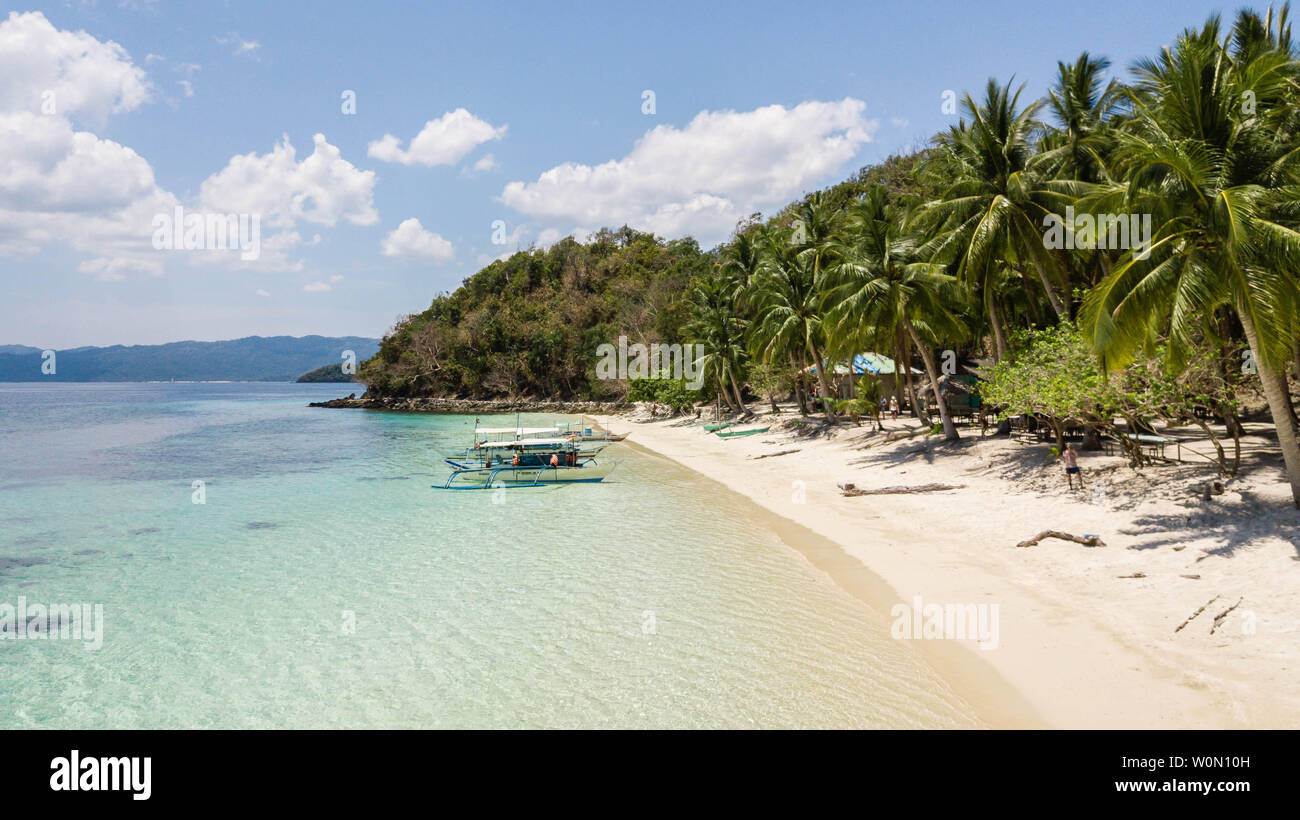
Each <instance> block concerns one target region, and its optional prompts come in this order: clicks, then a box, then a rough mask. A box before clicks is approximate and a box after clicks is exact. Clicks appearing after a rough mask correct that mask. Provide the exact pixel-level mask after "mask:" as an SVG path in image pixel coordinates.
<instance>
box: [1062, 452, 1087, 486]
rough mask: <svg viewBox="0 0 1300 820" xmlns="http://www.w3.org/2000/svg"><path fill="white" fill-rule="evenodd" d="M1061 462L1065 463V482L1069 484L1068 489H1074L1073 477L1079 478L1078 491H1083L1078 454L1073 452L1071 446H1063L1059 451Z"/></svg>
mask: <svg viewBox="0 0 1300 820" xmlns="http://www.w3.org/2000/svg"><path fill="white" fill-rule="evenodd" d="M1061 460H1062V461H1064V462H1065V480H1066V481H1067V482H1068V483H1069V485H1070V489H1071V490H1073V489H1074V477H1075V476H1078V477H1079V489H1080V490H1082V489H1083V473H1081V472H1079V454H1078V453H1077V452H1076V451H1075V449H1074V445H1073V444H1067V445H1065V449H1064V450H1062V451H1061Z"/></svg>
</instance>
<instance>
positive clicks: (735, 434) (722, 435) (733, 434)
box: [715, 426, 772, 438]
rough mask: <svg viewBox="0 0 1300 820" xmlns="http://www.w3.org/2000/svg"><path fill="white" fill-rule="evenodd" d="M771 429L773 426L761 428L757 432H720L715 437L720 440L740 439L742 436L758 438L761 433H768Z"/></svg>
mask: <svg viewBox="0 0 1300 820" xmlns="http://www.w3.org/2000/svg"><path fill="white" fill-rule="evenodd" d="M771 429H772V428H771V426H768V427H760V428H758V429H757V430H729V431H723V430H719V431H718V432H717V433H715V435H716V436H717V437H718V438H738V437H740V436H756V435H758V434H760V433H766V432H767V431H768V430H771Z"/></svg>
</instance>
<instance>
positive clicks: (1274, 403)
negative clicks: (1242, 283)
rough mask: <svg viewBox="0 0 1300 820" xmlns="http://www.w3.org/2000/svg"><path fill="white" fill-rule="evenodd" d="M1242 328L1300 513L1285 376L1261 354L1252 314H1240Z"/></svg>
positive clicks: (1298, 448) (1299, 463) (1299, 477)
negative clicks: (1257, 371) (1257, 372)
mask: <svg viewBox="0 0 1300 820" xmlns="http://www.w3.org/2000/svg"><path fill="white" fill-rule="evenodd" d="M1237 317H1238V318H1239V319H1241V327H1242V329H1243V330H1244V331H1246V341H1247V342H1248V343H1249V344H1250V349H1251V352H1252V353H1253V354H1254V356H1255V365H1256V367H1257V368H1258V370H1259V380H1260V382H1261V383H1262V385H1263V388H1264V398H1266V399H1267V400H1268V409H1269V412H1270V413H1272V415H1273V426H1274V427H1275V428H1277V441H1278V444H1280V445H1281V446H1282V461H1283V462H1284V463H1285V464H1286V476H1287V481H1289V482H1290V484H1291V498H1292V500H1293V501H1294V502H1295V506H1296V509H1298V510H1300V439H1297V436H1296V429H1295V423H1294V421H1293V420H1292V416H1291V397H1290V396H1289V395H1287V390H1286V376H1285V374H1283V373H1282V372H1281V371H1279V370H1278V369H1277V368H1275V367H1273V366H1272V365H1269V364H1266V363H1265V362H1264V359H1263V357H1261V356H1260V353H1259V337H1258V336H1257V335H1256V333H1255V320H1254V319H1253V318H1251V316H1250V311H1247V310H1238V311H1237Z"/></svg>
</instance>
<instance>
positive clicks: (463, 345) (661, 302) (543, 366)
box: [358, 152, 934, 399]
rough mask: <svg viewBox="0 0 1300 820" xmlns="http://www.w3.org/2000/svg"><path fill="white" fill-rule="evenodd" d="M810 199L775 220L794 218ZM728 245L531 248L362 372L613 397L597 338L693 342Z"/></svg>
mask: <svg viewBox="0 0 1300 820" xmlns="http://www.w3.org/2000/svg"><path fill="white" fill-rule="evenodd" d="M924 158H925V152H920V153H916V154H910V155H907V156H900V157H890V158H889V159H887V160H885V161H884V162H882V163H880V164H879V165H874V166H870V167H867V168H863V169H862V170H860V171H859V172H857V173H856V174H854V175H853V176H852V177H850V178H849V179H847V180H845V181H843V182H841V183H838V184H836V185H833V186H831V187H830V188H828V189H826V190H825V191H824V192H822V193H823V195H824V196H825V197H826V198H827V201H828V202H833V203H835V204H836V205H837V206H838V207H840V208H843V207H845V206H847V205H848V204H849V203H850V202H852V201H854V200H855V199H857V198H858V197H859V196H860V195H861V194H862V192H863V191H865V190H866V189H867V188H868V187H869V186H871V185H872V184H876V183H883V184H885V185H886V186H887V187H889V188H890V190H891V191H894V192H896V193H899V194H919V193H922V192H924V191H928V190H929V189H930V188H931V187H934V185H933V184H932V183H929V182H927V181H925V180H924V179H923V177H922V175H921V174H920V172H919V167H920V164H921V161H922V160H923V159H924ZM798 204H799V203H797V202H795V203H791V204H790V205H789V206H787V207H786V208H784V209H782V210H781V211H779V212H778V213H777V214H775V215H774V216H772V217H771V218H770V219H769V220H768V221H769V222H780V223H782V224H786V223H789V222H790V220H792V219H793V218H794V216H793V212H794V210H795V208H796V207H797V205H798ZM758 224H760V223H758V222H757V221H752V222H750V223H748V225H747V226H740V227H741V230H750V229H753V228H754V227H755V226H757V225H758ZM720 250H721V249H714V250H713V251H711V252H703V251H701V250H700V248H699V246H698V244H697V243H696V242H695V240H693V239H690V238H687V239H681V240H675V241H671V242H669V241H664V240H662V239H659V238H656V237H655V236H653V235H651V234H646V233H641V232H639V231H635V230H632V229H630V228H627V227H624V228H622V229H621V230H617V231H614V230H603V231H601V232H599V233H598V234H595V235H594V236H593V237H592V240H591V241H590V242H589V243H580V242H577V241H576V240H574V239H572V238H566V239H564V240H563V241H561V242H559V243H557V244H556V245H553V246H552V247H550V248H548V249H546V250H529V251H521V252H519V253H517V254H515V255H513V256H511V257H510V258H509V259H506V260H504V261H501V260H498V261H495V262H493V263H492V264H490V265H488V266H487V267H486V268H483V269H482V270H480V271H479V272H478V273H476V274H474V275H473V276H471V277H469V278H468V279H466V280H465V282H464V283H463V284H462V285H461V287H460V288H458V289H457V290H456V291H455V292H454V293H452V294H450V295H443V296H439V297H438V298H436V299H435V300H434V302H433V304H432V305H431V306H430V307H429V308H428V309H427V310H425V311H423V312H421V313H417V314H414V315H411V316H406V317H403V318H401V319H399V320H398V322H397V325H396V326H395V327H394V328H393V330H392V332H391V333H390V334H389V335H388V336H387V337H385V339H384V341H383V343H382V344H381V345H380V349H379V354H378V355H377V356H375V357H374V358H373V359H371V360H370V361H368V362H366V363H365V364H364V365H363V366H362V367H361V370H360V373H359V376H358V380H359V381H362V382H365V383H366V384H367V386H368V387H369V389H370V394H371V395H372V396H446V397H453V396H459V397H473V398H489V397H497V396H535V397H547V398H554V397H562V398H584V399H585V398H595V399H599V398H610V397H612V396H613V395H615V394H617V393H619V392H620V391H621V389H622V388H621V387H619V386H617V385H614V384H610V383H604V382H600V381H597V380H596V378H595V365H596V361H597V356H596V347H597V345H599V344H601V343H604V342H609V343H611V344H616V343H617V340H618V337H619V336H620V335H626V336H627V337H628V341H629V343H636V342H640V343H645V344H648V343H650V342H655V341H663V342H666V343H670V344H671V343H674V342H676V343H681V342H684V341H686V339H685V338H684V333H683V327H684V325H685V324H686V322H687V321H688V318H689V316H688V310H687V307H686V304H685V300H686V297H687V293H688V290H689V286H690V284H691V282H692V279H693V278H694V277H698V276H700V275H703V274H707V273H708V272H709V271H711V270H712V268H713V265H714V263H715V262H717V261H719V251H720Z"/></svg>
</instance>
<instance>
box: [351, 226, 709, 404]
mask: <svg viewBox="0 0 1300 820" xmlns="http://www.w3.org/2000/svg"><path fill="white" fill-rule="evenodd" d="M712 264H713V257H712V256H711V255H710V254H707V253H703V252H701V251H700V248H699V246H698V245H697V244H696V243H695V241H694V240H693V239H682V240H676V241H672V242H665V241H664V240H661V239H658V238H656V237H654V236H652V235H651V234H646V233H640V232H638V231H634V230H631V229H629V228H623V229H622V230H618V231H611V230H604V231H601V232H599V233H598V234H596V235H594V236H593V237H592V241H591V242H589V243H585V244H584V243H579V242H577V241H575V240H573V239H572V238H566V239H564V240H562V241H560V242H558V243H556V244H555V245H552V246H551V247H550V248H548V249H546V250H529V251H521V252H519V253H516V254H514V255H513V256H511V257H510V258H509V259H506V260H504V261H502V260H497V261H494V262H493V263H492V264H490V265H488V266H487V267H486V268H483V269H482V270H480V271H479V272H478V273H476V274H474V275H473V276H471V277H470V278H468V279H466V280H465V282H464V284H462V285H461V287H459V288H458V289H457V290H456V291H455V292H454V293H452V294H450V295H443V296H439V297H437V298H436V299H434V301H433V304H432V305H430V306H429V308H428V309H427V310H425V311H423V312H421V313H417V314H414V315H412V316H406V317H403V318H402V319H400V320H399V321H398V323H397V325H396V327H394V328H393V330H392V332H391V333H390V334H389V335H388V336H386V337H385V338H384V340H383V342H382V343H381V344H380V347H379V353H378V354H377V355H376V356H375V357H374V358H372V359H370V360H369V361H367V362H365V364H364V365H362V367H361V370H360V373H359V380H360V381H363V382H365V383H366V384H367V385H368V386H369V388H370V390H371V391H372V394H374V395H388V396H425V395H427V396H435V395H436V396H448V397H451V396H463V397H476V398H477V397H492V396H537V397H566V398H568V397H577V398H601V397H604V396H606V395H608V394H609V391H611V390H613V389H614V388H613V387H612V386H611V385H608V384H606V383H603V382H600V381H597V380H596V378H595V362H596V347H597V346H598V345H600V344H602V343H604V342H610V343H616V342H617V339H618V336H619V335H620V334H621V335H626V336H627V337H628V338H629V340H631V341H640V342H650V341H655V340H660V339H673V338H676V337H677V336H678V334H679V330H680V328H681V326H682V325H683V323H684V322H685V319H686V314H685V309H684V305H683V299H684V296H685V290H686V286H687V284H688V283H689V282H690V281H691V278H692V277H694V276H697V275H699V274H702V273H704V272H706V271H708V270H709V269H710V268H711V267H712Z"/></svg>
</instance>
